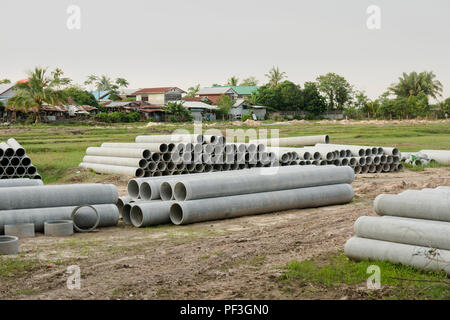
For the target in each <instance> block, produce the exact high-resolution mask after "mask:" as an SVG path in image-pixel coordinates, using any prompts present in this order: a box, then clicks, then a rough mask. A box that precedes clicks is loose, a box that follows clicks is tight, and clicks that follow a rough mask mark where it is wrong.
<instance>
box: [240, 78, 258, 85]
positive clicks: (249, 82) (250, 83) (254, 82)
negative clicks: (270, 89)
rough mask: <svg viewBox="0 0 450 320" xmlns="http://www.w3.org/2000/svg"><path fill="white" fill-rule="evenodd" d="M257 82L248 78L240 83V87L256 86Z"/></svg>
mask: <svg viewBox="0 0 450 320" xmlns="http://www.w3.org/2000/svg"><path fill="white" fill-rule="evenodd" d="M258 82H259V81H258V80H257V79H256V78H255V77H248V78H245V79H244V80H242V82H241V84H240V85H241V86H257V85H258Z"/></svg>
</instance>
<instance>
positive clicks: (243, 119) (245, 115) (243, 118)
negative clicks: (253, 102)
mask: <svg viewBox="0 0 450 320" xmlns="http://www.w3.org/2000/svg"><path fill="white" fill-rule="evenodd" d="M247 120H253V117H252V114H251V113H249V114H244V115H243V116H242V118H241V121H247Z"/></svg>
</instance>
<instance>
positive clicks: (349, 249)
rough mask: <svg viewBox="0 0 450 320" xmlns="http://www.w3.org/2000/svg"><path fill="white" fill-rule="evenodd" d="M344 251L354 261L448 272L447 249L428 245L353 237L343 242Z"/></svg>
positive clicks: (449, 259)
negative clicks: (432, 248)
mask: <svg viewBox="0 0 450 320" xmlns="http://www.w3.org/2000/svg"><path fill="white" fill-rule="evenodd" d="M344 253H345V255H346V256H347V257H349V258H350V259H353V260H356V261H362V260H372V261H389V262H391V263H401V264H403V265H407V266H412V267H415V268H418V269H424V270H433V271H437V272H441V271H444V272H446V273H447V274H450V264H449V263H448V262H449V261H450V251H449V250H439V249H438V250H430V248H429V247H422V246H414V245H410V244H403V243H395V242H389V241H381V240H374V239H365V238H358V237H353V238H350V239H349V240H348V241H347V243H346V244H345V247H344Z"/></svg>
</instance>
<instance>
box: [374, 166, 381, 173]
mask: <svg viewBox="0 0 450 320" xmlns="http://www.w3.org/2000/svg"><path fill="white" fill-rule="evenodd" d="M375 168H376V169H375V171H376V173H381V172H383V165H381V164H377V165H376V166H375Z"/></svg>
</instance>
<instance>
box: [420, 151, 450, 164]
mask: <svg viewBox="0 0 450 320" xmlns="http://www.w3.org/2000/svg"><path fill="white" fill-rule="evenodd" d="M419 153H420V154H425V155H426V156H427V157H428V158H429V159H430V160H434V161H436V162H437V163H439V164H443V165H447V166H448V165H450V150H420V151H419Z"/></svg>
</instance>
